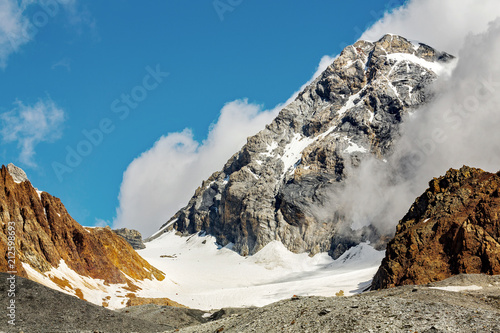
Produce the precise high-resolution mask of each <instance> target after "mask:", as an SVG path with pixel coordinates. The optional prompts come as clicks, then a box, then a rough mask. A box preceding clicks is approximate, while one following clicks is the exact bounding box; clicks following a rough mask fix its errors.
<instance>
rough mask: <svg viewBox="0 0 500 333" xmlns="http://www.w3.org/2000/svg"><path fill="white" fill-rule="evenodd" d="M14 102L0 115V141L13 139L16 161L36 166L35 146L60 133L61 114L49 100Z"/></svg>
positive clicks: (63, 118)
mask: <svg viewBox="0 0 500 333" xmlns="http://www.w3.org/2000/svg"><path fill="white" fill-rule="evenodd" d="M14 105H15V107H14V108H13V109H12V110H10V111H8V112H5V113H3V114H0V121H1V123H2V128H1V130H0V134H1V135H2V140H3V141H4V142H17V145H18V147H19V149H20V154H19V161H21V162H22V163H24V164H26V165H28V166H36V163H35V160H34V156H35V148H36V146H37V145H38V144H39V143H40V142H53V141H55V140H57V139H59V138H60V137H61V136H62V129H63V124H64V120H65V118H66V116H65V113H64V111H63V110H62V109H61V108H59V107H58V106H57V105H56V104H55V103H54V102H53V101H52V100H50V99H46V100H40V101H38V102H37V103H36V104H34V105H25V104H24V103H23V102H21V101H16V102H15V103H14Z"/></svg>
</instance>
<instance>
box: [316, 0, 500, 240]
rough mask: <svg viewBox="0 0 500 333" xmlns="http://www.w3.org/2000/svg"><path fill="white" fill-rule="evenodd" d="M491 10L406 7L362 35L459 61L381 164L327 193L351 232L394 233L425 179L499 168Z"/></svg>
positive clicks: (495, 28)
mask: <svg viewBox="0 0 500 333" xmlns="http://www.w3.org/2000/svg"><path fill="white" fill-rule="evenodd" d="M493 4H496V1H482V2H481V5H479V3H477V2H475V3H473V2H472V1H440V2H437V1H436V2H433V1H427V0H422V1H412V2H410V4H409V5H408V7H406V8H405V9H402V10H398V11H395V12H394V14H392V16H391V15H389V16H386V17H385V18H384V20H383V21H381V22H379V23H377V24H375V25H374V27H373V28H372V29H371V30H369V31H367V32H366V33H365V35H364V37H365V38H366V36H374V37H373V38H376V37H375V36H378V35H379V34H380V33H382V32H383V31H384V30H385V31H386V32H389V31H390V32H394V33H398V34H403V35H406V36H409V37H410V38H416V39H420V40H421V41H423V42H426V43H427V44H429V45H430V46H435V45H433V43H435V44H436V45H437V46H438V48H441V49H444V50H452V51H454V53H455V55H457V56H458V62H457V66H456V67H455V69H454V70H453V72H452V73H451V76H450V77H446V78H442V79H441V80H439V81H438V82H437V83H436V85H435V87H434V88H435V96H436V97H435V98H434V100H432V101H431V102H430V103H429V104H427V105H425V106H423V107H421V108H420V109H419V110H417V111H416V112H415V113H414V116H412V117H411V118H409V119H408V120H407V121H406V123H405V124H404V126H403V130H402V133H403V134H402V137H401V139H400V140H399V141H398V143H397V145H396V148H395V151H394V153H393V155H392V156H391V157H390V158H388V159H387V163H383V162H381V161H379V160H376V159H372V160H369V161H365V162H363V163H362V165H361V167H360V169H359V170H358V171H357V173H356V175H355V177H351V178H350V180H349V181H348V183H347V185H346V189H345V190H344V191H342V192H340V193H339V192H332V193H331V195H332V202H336V203H337V204H338V205H340V206H343V207H350V210H349V213H348V215H349V218H350V219H351V221H353V227H354V228H359V227H361V226H363V225H368V224H370V223H371V224H373V225H375V226H376V227H377V228H378V229H379V230H380V231H382V232H384V233H391V232H394V227H395V225H396V224H397V222H398V221H399V220H400V219H401V218H402V217H403V216H404V214H405V213H406V212H407V211H408V209H409V207H410V205H411V204H412V203H413V201H414V200H415V198H416V197H417V196H419V195H420V194H422V192H423V191H424V190H425V189H426V188H427V186H428V182H429V180H431V179H432V178H433V177H438V176H440V175H443V174H444V173H445V172H446V171H447V170H448V169H449V168H460V167H461V166H462V165H469V166H472V167H479V168H483V169H485V170H487V171H490V172H497V171H498V170H500V131H499V130H498V126H499V124H500V111H499V109H498V105H500V63H499V62H498V59H499V58H500V19H497V20H495V21H493V22H489V23H488V20H489V19H490V18H495V17H498V16H499V15H498V14H499V12H500V8H497V7H498V5H496V6H493ZM403 22H405V23H404V24H403ZM427 25H428V26H427ZM442 25H443V26H445V27H447V28H446V29H443V28H441V26H442ZM334 209H335V207H333V210H334ZM320 212H321V213H323V214H324V213H328V212H329V213H332V209H330V210H327V211H326V212H325V211H324V209H323V210H320Z"/></svg>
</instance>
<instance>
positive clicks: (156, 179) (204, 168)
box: [113, 100, 276, 235]
mask: <svg viewBox="0 0 500 333" xmlns="http://www.w3.org/2000/svg"><path fill="white" fill-rule="evenodd" d="M275 116H276V111H275V110H270V111H263V110H262V109H261V107H260V106H258V105H253V104H249V103H248V102H247V101H246V100H244V101H234V102H231V103H228V104H226V105H225V106H224V107H223V108H222V110H221V113H220V117H219V119H218V121H217V123H215V124H214V125H213V126H212V127H211V129H210V132H209V134H208V137H207V139H206V140H205V141H203V142H202V143H201V144H200V143H198V142H197V141H195V140H194V139H193V133H192V132H191V131H190V130H189V129H185V130H184V131H182V132H180V133H170V134H168V135H166V136H163V137H161V138H160V139H159V140H158V141H157V142H156V143H155V144H154V146H153V148H151V149H150V150H148V151H146V152H145V153H143V154H142V155H141V156H139V157H138V158H136V159H135V160H134V161H133V162H132V163H131V164H130V165H129V166H128V168H127V170H126V171H125V173H124V175H123V182H122V185H121V188H120V196H119V199H120V207H119V208H118V209H117V218H116V219H115V221H114V224H113V226H114V228H121V227H128V228H135V229H138V230H139V231H141V232H142V233H144V235H150V234H152V233H153V232H155V231H156V230H157V229H158V228H159V227H160V225H161V224H162V223H164V222H166V221H167V220H168V219H169V218H170V217H171V216H172V215H173V214H174V213H175V212H176V211H177V210H178V209H180V208H182V207H183V206H184V205H186V204H187V202H188V201H189V199H190V198H191V196H192V195H193V194H194V190H195V189H196V188H197V187H198V186H200V185H201V182H202V181H203V180H204V179H206V178H208V176H210V174H211V173H212V172H214V171H216V170H219V169H221V168H222V166H223V165H224V163H225V162H226V161H227V160H228V159H229V157H231V155H232V154H234V153H235V152H237V151H238V150H239V149H240V148H241V147H242V146H243V144H244V143H245V142H246V138H247V137H248V136H250V135H253V134H255V133H257V132H258V131H259V130H261V129H262V128H263V127H264V126H265V125H266V124H267V123H269V122H270V121H271V120H272V119H273V118H274V117H275Z"/></svg>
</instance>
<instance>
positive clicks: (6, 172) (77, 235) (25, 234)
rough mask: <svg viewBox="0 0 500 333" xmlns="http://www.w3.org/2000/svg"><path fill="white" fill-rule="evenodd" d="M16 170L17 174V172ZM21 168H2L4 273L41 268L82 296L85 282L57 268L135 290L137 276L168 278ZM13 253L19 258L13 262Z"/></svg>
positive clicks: (27, 273)
mask: <svg viewBox="0 0 500 333" xmlns="http://www.w3.org/2000/svg"><path fill="white" fill-rule="evenodd" d="M11 170H15V173H14V174H11V173H10V172H11ZM19 170H20V169H19V168H17V167H15V166H12V165H9V167H5V166H2V168H1V170H0V225H1V230H0V251H2V252H1V253H2V255H1V257H0V269H1V270H2V271H3V272H6V271H17V274H18V275H20V276H23V277H28V278H35V277H37V276H38V275H37V274H38V273H40V274H42V275H43V276H46V277H47V278H48V279H50V281H52V283H55V285H57V286H59V287H60V288H61V289H63V290H65V291H66V292H70V293H73V294H75V295H77V296H79V297H80V298H84V297H83V294H82V291H81V290H80V291H77V289H78V288H82V287H81V286H76V285H72V281H70V277H67V278H66V277H61V276H58V275H57V274H54V273H53V271H54V270H58V269H59V268H60V266H61V267H66V266H67V268H69V269H70V270H72V271H74V273H76V274H77V275H79V276H82V277H89V278H92V279H96V280H102V281H103V283H104V284H106V285H109V284H124V285H127V286H128V287H127V288H128V290H129V291H134V290H137V287H136V286H135V285H134V283H135V282H136V281H141V280H144V279H157V280H162V279H164V274H163V273H162V272H161V271H159V270H157V269H156V268H154V267H153V266H151V265H150V264H149V263H148V262H147V261H146V260H144V259H143V258H142V257H140V256H139V255H138V254H137V253H136V252H135V251H134V250H133V249H132V247H131V246H130V245H129V244H128V243H127V242H126V241H125V240H124V239H123V238H122V237H120V236H118V235H116V234H115V233H113V232H112V231H111V229H110V228H109V227H107V228H84V227H82V226H81V225H80V224H78V223H77V222H76V221H75V220H73V218H72V217H71V216H70V215H69V214H68V212H67V211H66V209H65V207H64V205H63V204H62V203H61V201H60V200H59V199H58V198H56V197H53V196H51V195H50V194H48V193H46V192H41V191H38V190H37V189H35V188H34V187H33V186H32V185H31V183H30V181H29V180H27V178H26V175H25V174H24V172H23V171H22V170H21V172H20V171H19ZM14 235H15V236H14ZM9 237H10V239H9ZM9 241H12V242H14V243H15V251H12V249H9V246H10V245H12V244H9ZM13 252H15V262H14V263H13V262H9V261H8V260H9V259H11V258H10V257H11V256H12V254H13ZM9 264H14V265H13V266H9ZM44 274H45V275H44ZM42 275H41V276H42ZM38 277H39V276H38ZM45 282H47V281H45ZM51 286H54V285H51ZM86 287H88V286H86ZM89 288H90V287H89ZM99 305H101V304H99Z"/></svg>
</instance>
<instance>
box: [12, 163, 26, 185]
mask: <svg viewBox="0 0 500 333" xmlns="http://www.w3.org/2000/svg"><path fill="white" fill-rule="evenodd" d="M7 170H8V171H9V173H10V175H11V176H12V179H14V181H15V182H16V183H22V182H24V181H26V180H28V176H26V173H25V172H24V170H23V169H21V168H19V167H17V166H15V165H14V164H12V163H9V165H7Z"/></svg>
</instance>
